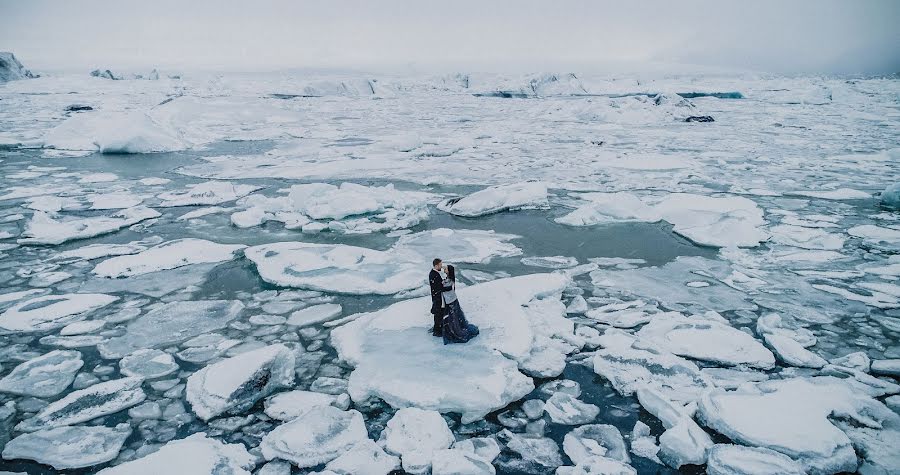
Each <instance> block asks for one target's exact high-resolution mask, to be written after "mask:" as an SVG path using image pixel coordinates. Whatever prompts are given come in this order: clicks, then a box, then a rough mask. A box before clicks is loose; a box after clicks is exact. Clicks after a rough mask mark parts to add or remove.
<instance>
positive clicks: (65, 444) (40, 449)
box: [3, 424, 131, 470]
mask: <svg viewBox="0 0 900 475" xmlns="http://www.w3.org/2000/svg"><path fill="white" fill-rule="evenodd" d="M130 435H131V427H130V426H129V425H128V424H119V425H117V426H116V427H114V428H112V427H102V426H94V427H85V426H64V427H57V428H54V429H47V430H40V431H37V432H31V433H25V434H22V435H20V436H18V437H16V438H15V439H13V440H11V441H9V443H7V444H6V447H4V448H3V458H4V459H6V460H15V459H28V460H34V461H36V462H38V463H42V464H45V465H50V466H52V467H53V468H55V469H57V470H69V469H74V468H84V467H91V466H94V465H98V464H101V463H104V462H108V461H110V460H112V459H114V458H116V456H117V455H119V451H120V450H122V444H124V443H125V439H127V438H128V437H129V436H130Z"/></svg>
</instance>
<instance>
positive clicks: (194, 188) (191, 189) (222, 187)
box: [159, 181, 260, 207]
mask: <svg viewBox="0 0 900 475" xmlns="http://www.w3.org/2000/svg"><path fill="white" fill-rule="evenodd" d="M258 189H260V187H259V186H254V185H235V184H234V183H231V182H227V181H206V182H203V183H197V184H194V185H190V186H188V189H187V190H185V191H167V192H164V193H160V194H159V199H161V200H162V203H161V204H160V206H165V207H175V206H196V205H202V206H209V205H217V204H221V203H226V202H228V201H234V200H236V199H238V198H240V197H242V196H246V195H249V194H250V193H253V192H254V191H256V190H258Z"/></svg>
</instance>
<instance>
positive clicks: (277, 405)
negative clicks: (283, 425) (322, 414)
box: [265, 389, 339, 421]
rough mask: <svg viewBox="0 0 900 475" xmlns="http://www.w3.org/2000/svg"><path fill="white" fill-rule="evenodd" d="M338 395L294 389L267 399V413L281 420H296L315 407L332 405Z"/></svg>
mask: <svg viewBox="0 0 900 475" xmlns="http://www.w3.org/2000/svg"><path fill="white" fill-rule="evenodd" d="M338 399H339V398H338V396H333V395H331V394H323V393H319V392H313V391H302V390H299V389H298V390H294V391H288V392H284V393H278V394H276V395H274V396H272V397H270V398H268V399H266V409H265V412H266V415H267V416H269V417H271V418H272V419H277V420H279V421H290V420H294V419H296V418H298V417H300V416H302V415H303V414H306V413H307V412H309V411H310V410H312V409H313V408H315V407H321V406H332V405H335V403H336V402H337V401H338Z"/></svg>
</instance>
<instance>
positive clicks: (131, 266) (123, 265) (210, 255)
mask: <svg viewBox="0 0 900 475" xmlns="http://www.w3.org/2000/svg"><path fill="white" fill-rule="evenodd" d="M245 247H247V246H244V245H241V244H219V243H215V242H212V241H207V240H205V239H195V238H185V239H175V240H173V241H167V242H164V243H162V244H158V245H156V246H153V247H151V248H150V249H147V250H145V251H141V252H139V253H137V254H130V255H124V256H117V257H113V258H110V259H107V260H105V261H103V262H101V263H99V264H97V265H96V266H95V267H94V271H93V272H94V274H96V275H98V276H100V277H108V278H119V277H133V276H136V275H142V274H148V273H150V272H158V271H161V270H168V269H177V268H178V267H183V266H187V265H192V264H208V263H219V262H225V261H230V260H232V259H234V257H235V256H234V254H235V252H237V251H239V250H241V249H244V248H245Z"/></svg>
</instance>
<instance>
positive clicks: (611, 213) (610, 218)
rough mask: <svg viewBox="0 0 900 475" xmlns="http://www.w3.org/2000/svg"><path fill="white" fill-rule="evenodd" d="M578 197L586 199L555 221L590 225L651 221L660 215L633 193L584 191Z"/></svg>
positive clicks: (658, 218)
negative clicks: (583, 202) (585, 202)
mask: <svg viewBox="0 0 900 475" xmlns="http://www.w3.org/2000/svg"><path fill="white" fill-rule="evenodd" d="M578 198H580V199H582V200H586V201H588V203H587V204H583V205H581V206H579V207H578V208H576V209H575V210H574V211H572V212H571V213H569V214H567V215H565V216H561V217H559V218H556V222H557V223H560V224H566V225H569V226H592V225H596V224H607V223H613V222H628V221H642V222H649V223H652V222H654V221H659V220H660V219H662V216H660V214H659V213H658V212H657V211H656V210H655V209H654V208H653V207H651V206H650V205H648V204H646V203H644V202H643V201H641V199H640V198H638V197H637V196H635V195H634V194H631V193H627V192H618V193H584V194H581V195H578Z"/></svg>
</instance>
